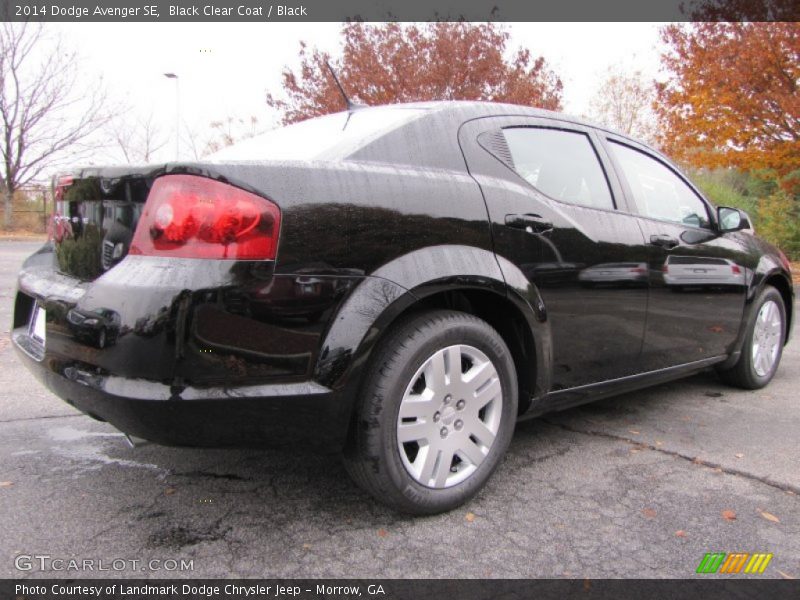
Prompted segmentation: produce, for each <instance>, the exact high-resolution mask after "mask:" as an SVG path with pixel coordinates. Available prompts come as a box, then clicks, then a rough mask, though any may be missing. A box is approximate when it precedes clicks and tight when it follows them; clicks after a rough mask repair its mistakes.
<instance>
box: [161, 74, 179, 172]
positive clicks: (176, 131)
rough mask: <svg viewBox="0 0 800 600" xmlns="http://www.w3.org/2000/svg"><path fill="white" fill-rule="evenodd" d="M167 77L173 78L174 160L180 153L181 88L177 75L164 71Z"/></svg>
mask: <svg viewBox="0 0 800 600" xmlns="http://www.w3.org/2000/svg"><path fill="white" fill-rule="evenodd" d="M164 77H166V78H167V79H174V80H175V160H179V159H180V154H181V88H180V84H179V81H180V80H179V79H178V76H177V75H176V74H175V73H164Z"/></svg>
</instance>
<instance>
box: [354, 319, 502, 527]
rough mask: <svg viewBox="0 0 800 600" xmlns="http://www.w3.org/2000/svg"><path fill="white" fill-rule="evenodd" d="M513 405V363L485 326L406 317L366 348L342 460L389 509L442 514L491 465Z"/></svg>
mask: <svg viewBox="0 0 800 600" xmlns="http://www.w3.org/2000/svg"><path fill="white" fill-rule="evenodd" d="M517 402H518V399H517V377H516V371H515V369H514V361H513V359H512V356H511V353H510V351H509V350H508V347H507V346H506V344H505V342H504V341H503V339H502V338H501V337H500V335H499V334H498V333H497V332H496V331H495V330H494V329H493V328H492V327H491V326H489V324H487V323H486V322H484V321H482V320H480V319H478V318H476V317H474V316H472V315H469V314H466V313H460V312H454V311H444V310H437V311H430V312H425V313H420V314H417V315H414V316H412V317H410V318H408V319H406V320H405V321H404V322H403V323H401V324H400V325H399V326H397V327H395V328H394V329H393V331H392V332H391V333H390V334H389V335H388V336H387V338H386V339H385V340H384V341H383V342H382V343H381V345H380V347H379V348H377V349H376V355H375V359H374V361H373V362H372V366H371V372H370V373H369V374H368V375H367V377H366V381H365V386H364V389H363V391H362V394H361V397H360V401H359V406H358V407H357V410H358V413H357V416H356V421H355V423H354V430H353V431H352V435H351V439H350V441H349V443H348V446H347V448H346V450H345V466H346V467H347V470H348V472H349V473H350V475H351V476H352V477H353V479H354V480H355V481H356V483H358V484H359V485H360V486H361V487H362V488H364V489H365V490H366V491H368V492H369V493H370V494H372V495H373V496H374V497H376V498H377V499H378V500H380V501H382V502H384V503H386V504H389V505H390V506H392V507H394V508H396V509H398V510H401V511H404V512H409V513H414V514H435V513H438V512H443V511H447V510H451V509H453V508H455V507H457V506H459V505H460V504H462V503H464V502H465V501H467V500H468V499H469V498H471V497H472V496H474V495H475V494H476V493H477V492H478V491H479V490H480V489H481V488H482V487H483V486H484V484H485V483H486V481H487V480H488V479H489V477H490V476H491V474H492V473H493V472H494V470H495V469H496V468H497V466H498V464H499V463H500V460H501V459H502V457H503V455H504V454H505V451H506V449H507V448H508V445H509V443H510V441H511V436H512V433H513V431H514V424H515V420H516V415H517Z"/></svg>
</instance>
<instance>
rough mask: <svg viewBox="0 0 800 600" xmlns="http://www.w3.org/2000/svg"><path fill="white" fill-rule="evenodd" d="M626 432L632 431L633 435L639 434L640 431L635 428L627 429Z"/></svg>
mask: <svg viewBox="0 0 800 600" xmlns="http://www.w3.org/2000/svg"><path fill="white" fill-rule="evenodd" d="M628 432H629V433H632V434H633V435H639V433H640V432H638V431H636V430H635V429H628Z"/></svg>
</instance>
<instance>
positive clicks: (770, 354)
mask: <svg viewBox="0 0 800 600" xmlns="http://www.w3.org/2000/svg"><path fill="white" fill-rule="evenodd" d="M55 194H56V200H57V202H56V214H55V215H54V220H53V227H52V236H51V241H50V242H48V243H47V244H46V245H45V246H44V247H43V248H42V249H41V250H39V251H38V252H37V253H36V254H34V255H33V256H31V257H30V258H29V259H28V260H27V261H26V262H25V264H24V267H23V269H22V272H21V273H20V275H19V290H18V293H17V296H16V306H15V311H14V326H13V327H14V328H13V339H14V343H15V346H16V348H17V349H18V350H19V351H20V354H21V356H22V357H23V359H24V362H25V364H26V366H27V367H28V368H29V369H30V370H31V371H32V372H33V373H34V374H36V375H37V376H38V377H39V378H40V379H41V380H42V381H43V382H44V383H45V384H46V385H47V386H48V387H49V388H50V389H51V390H53V391H54V392H55V393H56V394H57V395H59V396H60V397H62V398H63V399H64V400H66V401H67V402H69V403H70V404H72V405H73V406H75V407H77V408H78V409H80V410H81V411H83V412H84V413H86V414H88V415H90V416H92V417H95V418H97V419H102V420H105V421H108V422H109V423H111V424H113V425H114V426H116V427H118V428H119V429H120V430H122V431H124V432H126V433H129V434H131V435H134V436H138V437H142V438H146V439H149V440H153V441H156V442H160V443H164V444H180V445H203V446H212V445H213V446H219V445H252V444H263V443H268V444H298V445H301V446H305V447H316V448H319V447H322V448H327V449H333V450H341V451H343V454H344V459H345V464H346V466H347V468H348V471H349V472H350V473H351V474H352V476H353V478H354V479H355V480H356V481H357V482H358V483H359V484H360V485H361V486H363V487H364V488H365V489H366V490H368V491H369V492H371V493H372V494H373V495H374V496H375V497H377V498H378V499H380V500H382V501H384V502H386V503H388V504H390V505H391V506H393V507H395V508H397V509H400V510H404V511H409V512H414V513H435V512H439V511H443V510H448V509H451V508H453V507H455V506H457V505H459V504H460V503H462V502H464V501H465V500H466V499H468V498H470V497H471V496H472V495H474V494H475V493H476V492H477V491H478V490H479V489H480V488H481V487H482V486H483V485H484V484H485V483H486V481H487V479H488V478H489V476H490V475H491V473H492V472H493V471H494V469H495V468H496V467H497V465H498V463H499V462H500V460H501V457H502V456H503V453H504V452H505V451H506V449H507V448H508V445H509V441H510V439H511V435H512V432H513V430H514V425H515V422H516V421H517V420H518V419H520V418H526V417H531V416H535V415H539V414H542V413H544V412H546V411H552V410H557V409H563V408H567V407H570V406H575V405H577V404H580V403H583V402H587V401H590V400H593V399H596V398H600V397H604V396H608V395H611V394H616V393H620V392H624V391H629V390H633V389H637V388H641V387H644V386H648V385H652V384H655V383H659V382H663V381H666V380H670V379H674V378H678V377H683V376H685V375H688V374H691V373H694V372H696V371H698V370H701V369H704V368H707V367H711V366H713V367H714V368H715V369H716V370H717V371H718V373H719V374H720V376H721V377H722V378H723V379H724V380H725V381H727V382H730V383H731V384H734V385H737V386H740V387H744V388H749V389H755V388H759V387H762V386H764V385H766V384H767V383H768V382H769V381H770V379H772V377H773V375H774V374H775V371H776V369H777V368H778V364H779V362H780V358H781V351H782V348H783V346H784V344H785V343H786V341H787V339H788V337H789V331H790V325H791V322H792V304H793V289H792V286H791V277H790V273H789V264H788V261H787V260H786V258H785V256H784V255H783V254H781V252H780V251H779V250H778V249H776V248H774V247H772V246H770V245H769V244H767V243H766V242H764V241H763V240H761V239H759V238H758V237H757V236H756V235H755V234H754V232H753V231H752V228H751V226H750V223H749V221H748V218H747V215H746V214H744V213H742V212H740V211H738V210H736V209H733V208H724V207H720V208H716V209H715V208H713V207H712V206H711V205H710V204H709V203H708V201H707V200H706V199H705V198H703V195H702V194H701V193H700V192H699V191H698V190H697V189H696V188H695V187H694V186H693V185H692V183H691V182H690V181H688V180H687V179H686V177H684V176H683V175H682V174H681V172H680V171H679V170H678V169H677V168H676V167H675V166H674V165H673V164H672V163H671V162H670V161H669V160H667V159H666V158H665V157H664V156H662V155H661V154H659V153H658V152H656V151H654V150H652V149H651V148H649V147H647V146H645V145H642V144H641V143H639V142H636V141H634V140H631V139H629V138H627V137H625V136H622V135H620V134H617V133H613V132H611V131H607V130H604V129H601V128H598V127H594V126H591V125H589V124H586V123H583V122H581V121H578V120H575V119H572V118H569V117H565V116H563V115H560V114H556V113H551V112H547V111H541V110H535V109H531V108H525V107H520V106H510V105H502V104H488V103H472V102H448V103H420V104H407V105H397V106H385V107H375V108H359V109H354V110H350V111H348V112H343V113H339V114H333V115H328V116H324V117H319V118H315V119H310V120H307V121H304V122H302V123H299V124H295V125H292V126H289V127H286V128H282V129H277V130H274V131H270V132H267V133H265V134H263V135H261V136H259V137H255V138H252V139H249V140H247V141H244V142H242V143H240V144H238V145H235V146H232V147H230V148H227V149H225V150H222V151H221V152H219V153H217V154H215V155H213V156H212V157H210V158H209V159H208V160H206V161H203V162H200V163H182V162H177V163H171V164H166V165H164V164H162V165H155V166H146V167H137V168H131V167H120V168H88V169H83V170H77V171H74V172H73V173H72V174H71V175H68V176H64V177H59V178H57V180H56V182H55Z"/></svg>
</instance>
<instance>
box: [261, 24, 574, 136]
mask: <svg viewBox="0 0 800 600" xmlns="http://www.w3.org/2000/svg"><path fill="white" fill-rule="evenodd" d="M341 35H342V42H343V53H342V57H341V59H340V60H338V61H333V60H331V57H330V55H329V54H328V53H325V52H322V51H321V50H319V49H316V48H313V49H310V48H309V47H308V45H307V44H306V43H305V42H301V44H300V68H299V70H298V71H297V72H295V71H292V70H291V69H289V68H286V69H285V70H284V71H283V88H284V92H285V94H286V96H287V98H286V99H278V98H275V97H274V96H273V95H272V94H268V95H267V104H268V105H269V106H271V107H273V108H277V109H279V110H281V111H282V112H283V122H284V123H293V122H296V121H301V120H303V119H307V118H309V117H315V116H319V115H323V114H327V113H331V112H336V111H340V110H343V109H344V107H345V104H344V100H343V99H342V96H341V94H340V92H339V90H338V88H337V87H336V84H335V83H334V81H333V78H332V77H331V75H330V73H329V72H328V69H327V67H326V65H325V63H326V61H331V63H332V65H334V67H335V70H336V73H337V75H338V77H339V79H340V80H341V82H342V85H343V86H344V88H345V90H346V91H347V93H348V94H349V95H350V96H351V99H352V100H355V101H358V102H361V103H365V104H370V105H377V104H388V103H394V102H414V101H424V100H489V101H493V102H511V103H515V104H525V105H531V106H537V107H540V108H547V109H551V110H558V109H560V108H561V92H562V83H561V80H560V79H559V78H558V76H557V75H556V74H555V73H554V72H553V71H552V70H551V69H550V68H549V67H548V66H547V64H546V62H545V59H544V58H543V57H541V56H540V57H538V58H534V57H533V56H532V54H531V52H530V50H528V49H524V48H520V49H518V50H517V51H516V52H515V53H514V54H513V55H512V56H511V58H510V59H508V58H506V57H505V54H506V47H507V45H508V39H509V34H508V32H507V31H505V30H503V29H501V28H499V27H498V26H496V25H494V24H492V23H487V24H480V25H475V24H472V23H464V22H458V23H441V22H440V23H430V24H426V25H408V24H400V23H384V24H380V25H365V24H363V23H349V24H347V25H345V26H344V27H343V28H342V32H341Z"/></svg>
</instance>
